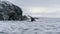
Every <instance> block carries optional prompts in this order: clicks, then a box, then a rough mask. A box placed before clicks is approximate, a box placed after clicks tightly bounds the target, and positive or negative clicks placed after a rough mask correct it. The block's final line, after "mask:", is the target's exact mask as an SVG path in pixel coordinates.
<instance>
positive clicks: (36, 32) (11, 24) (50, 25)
mask: <svg viewBox="0 0 60 34" xmlns="http://www.w3.org/2000/svg"><path fill="white" fill-rule="evenodd" d="M0 34H60V19H58V18H52V19H51V18H48V19H47V18H40V19H38V20H36V21H33V22H29V21H0Z"/></svg>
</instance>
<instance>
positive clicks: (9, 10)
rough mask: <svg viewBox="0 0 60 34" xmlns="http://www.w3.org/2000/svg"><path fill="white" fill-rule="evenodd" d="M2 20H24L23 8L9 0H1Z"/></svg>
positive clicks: (0, 11) (0, 14) (0, 12)
mask: <svg viewBox="0 0 60 34" xmlns="http://www.w3.org/2000/svg"><path fill="white" fill-rule="evenodd" d="M0 20H22V10H21V8H19V7H18V6H16V5H14V4H12V3H10V2H8V1H1V2H0Z"/></svg>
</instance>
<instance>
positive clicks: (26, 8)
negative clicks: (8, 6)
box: [4, 0, 60, 17]
mask: <svg viewBox="0 0 60 34" xmlns="http://www.w3.org/2000/svg"><path fill="white" fill-rule="evenodd" d="M4 1H6V0H4ZM7 1H10V2H11V3H13V4H15V5H17V6H19V7H21V8H22V10H23V14H24V15H31V16H38V17H60V0H7Z"/></svg>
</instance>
